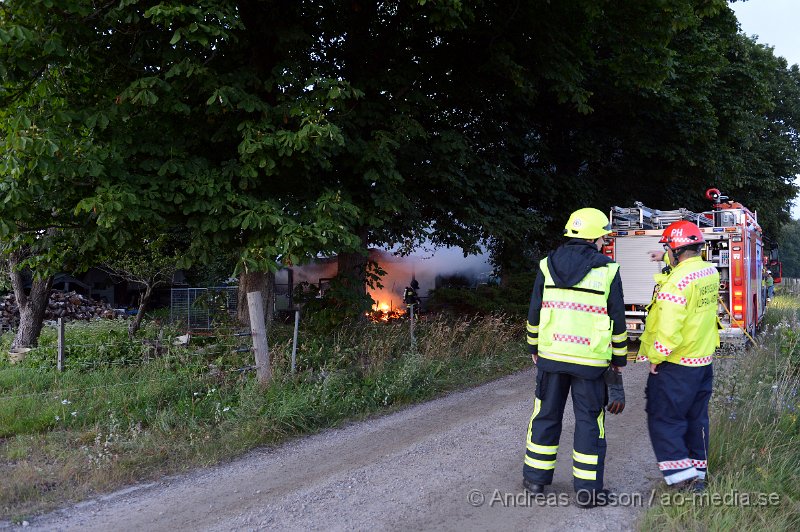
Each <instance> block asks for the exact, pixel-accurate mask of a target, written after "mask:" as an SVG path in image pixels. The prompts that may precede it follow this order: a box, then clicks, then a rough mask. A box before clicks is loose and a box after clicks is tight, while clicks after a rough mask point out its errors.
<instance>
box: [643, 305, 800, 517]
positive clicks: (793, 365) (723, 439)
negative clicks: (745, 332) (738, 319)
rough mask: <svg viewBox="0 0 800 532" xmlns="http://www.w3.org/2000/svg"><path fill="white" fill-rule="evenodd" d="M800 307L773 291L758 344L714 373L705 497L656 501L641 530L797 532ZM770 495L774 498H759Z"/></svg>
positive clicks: (799, 499) (799, 511)
mask: <svg viewBox="0 0 800 532" xmlns="http://www.w3.org/2000/svg"><path fill="white" fill-rule="evenodd" d="M798 309H800V298H797V297H796V296H790V295H778V296H777V297H775V299H774V300H773V301H772V303H771V304H770V307H769V308H768V310H767V315H766V318H765V322H766V323H765V325H764V331H763V332H762V334H761V335H760V336H759V337H758V341H759V343H760V347H758V348H750V349H748V350H746V351H743V352H741V353H739V354H738V355H737V360H736V361H735V364H733V365H732V366H733V367H731V368H730V371H726V372H719V371H717V373H716V374H715V385H714V396H713V398H712V403H711V408H710V410H711V412H710V413H711V417H712V421H711V437H710V441H709V470H708V471H709V479H710V481H709V483H708V489H707V492H708V493H707V497H706V498H705V499H703V498H695V500H693V499H692V498H687V499H686V500H685V501H684V504H680V505H673V506H657V507H654V508H652V509H650V510H649V511H648V512H647V514H646V515H645V516H644V518H643V520H642V523H641V530H720V531H722V530H726V531H727V530H737V531H746V530H753V531H755V530H758V531H763V530H800V421H798V415H800V395H798V391H799V390H800V321H798ZM770 494H777V496H773V499H772V500H773V501H776V500H777V503H775V504H772V503H767V504H759V502H762V501H763V497H762V501H758V500H757V498H758V495H765V496H767V497H769V495H770ZM715 496H716V497H715ZM744 497H747V499H746V500H745V499H744ZM715 498H716V500H717V502H718V504H715V503H714V502H713V501H714V500H715ZM734 499H736V500H734Z"/></svg>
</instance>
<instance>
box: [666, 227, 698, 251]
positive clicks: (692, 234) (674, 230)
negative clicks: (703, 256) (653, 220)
mask: <svg viewBox="0 0 800 532" xmlns="http://www.w3.org/2000/svg"><path fill="white" fill-rule="evenodd" d="M705 241H706V239H705V238H703V233H702V231H700V228H699V227H697V226H696V225H695V224H693V223H692V222H690V221H688V220H678V221H677V222H672V223H671V224H669V225H668V226H667V228H666V229H664V232H663V233H662V234H661V240H659V242H660V243H662V244H666V245H668V246H669V247H670V249H671V250H673V251H675V250H676V249H680V248H683V247H686V246H692V245H694V244H702V243H703V242H705Z"/></svg>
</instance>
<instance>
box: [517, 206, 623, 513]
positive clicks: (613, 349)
mask: <svg viewBox="0 0 800 532" xmlns="http://www.w3.org/2000/svg"><path fill="white" fill-rule="evenodd" d="M610 232H611V226H610V223H609V220H608V217H606V215H605V214H603V213H602V212H601V211H599V210H597V209H592V208H585V209H579V210H577V211H575V212H573V213H572V215H571V216H570V217H569V220H568V221H567V224H566V226H565V228H564V235H565V236H566V237H567V241H566V242H565V243H564V244H563V245H561V246H560V247H559V248H558V249H556V250H555V251H554V252H553V253H551V254H550V255H549V256H547V257H546V258H544V259H542V260H541V262H540V263H539V271H538V274H537V276H536V281H535V282H534V285H533V293H532V295H531V305H530V310H529V312H528V323H527V336H528V346H529V348H530V353H531V355H532V357H533V360H534V362H535V363H536V365H537V371H536V393H535V397H534V406H533V415H532V416H531V420H530V423H529V424H528V433H527V437H526V449H525V460H524V465H523V486H524V487H525V489H527V490H528V491H530V492H531V493H534V494H538V493H543V492H544V488H545V486H547V485H549V484H551V483H552V481H553V473H554V470H555V466H556V454H557V451H558V442H559V438H560V436H561V422H562V421H561V420H562V416H563V413H564V405H565V404H566V401H567V396H568V395H569V393H570V390H571V392H572V404H573V409H574V411H575V435H574V442H573V450H572V474H573V485H574V488H575V491H576V502H577V503H578V505H579V506H582V507H592V506H598V505H603V504H606V503H607V502H608V490H606V489H604V488H603V472H604V463H605V454H606V440H605V410H604V408H605V406H606V404H607V403H608V404H609V411H610V412H612V413H614V414H617V413H619V412H621V411H622V409H623V408H624V405H625V398H624V392H623V390H622V378H621V375H620V368H621V367H622V366H625V365H626V364H627V342H628V333H627V330H626V326H625V304H624V301H623V294H622V282H621V281H620V276H619V265H618V264H616V263H615V262H613V261H612V260H611V259H610V258H608V257H606V256H605V255H604V254H602V253H600V249H601V247H602V244H603V239H604V237H605V236H606V235H607V234H609V233H610ZM607 380H608V381H609V391H610V393H611V402H610V403H609V402H608V399H609V397H608V392H607V390H606V383H607Z"/></svg>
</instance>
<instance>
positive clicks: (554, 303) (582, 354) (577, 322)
mask: <svg viewBox="0 0 800 532" xmlns="http://www.w3.org/2000/svg"><path fill="white" fill-rule="evenodd" d="M539 267H540V268H541V271H542V274H543V275H544V293H543V296H542V308H541V312H540V314H539V325H538V333H539V337H538V345H539V349H538V354H539V356H540V357H542V358H546V359H550V360H556V361H560V362H567V363H571V364H579V365H584V366H601V367H602V366H607V365H608V364H609V362H610V360H611V352H612V349H611V319H610V318H609V316H608V293H609V291H610V289H611V282H612V281H613V279H614V276H615V275H616V274H617V271H618V270H619V264H617V263H615V262H609V263H607V264H606V265H604V266H601V267H598V268H593V269H591V270H590V271H589V273H588V274H586V276H585V277H584V278H583V279H582V280H581V281H580V282H579V283H577V284H576V285H574V286H571V287H557V286H556V285H555V284H554V282H553V277H552V275H551V274H550V270H549V268H548V265H547V258H544V259H542V260H541V261H540V262H539Z"/></svg>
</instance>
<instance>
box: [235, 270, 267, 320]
mask: <svg viewBox="0 0 800 532" xmlns="http://www.w3.org/2000/svg"><path fill="white" fill-rule="evenodd" d="M248 292H261V295H262V296H263V298H264V321H266V324H267V331H269V325H270V323H272V318H273V315H274V314H275V304H274V300H275V274H274V273H272V272H248V273H241V274H240V275H239V290H238V292H237V307H236V314H237V318H238V319H239V323H240V324H241V325H242V327H247V328H249V327H250V313H249V312H248V308H247V293H248Z"/></svg>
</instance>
